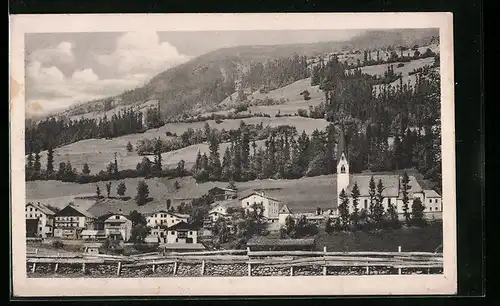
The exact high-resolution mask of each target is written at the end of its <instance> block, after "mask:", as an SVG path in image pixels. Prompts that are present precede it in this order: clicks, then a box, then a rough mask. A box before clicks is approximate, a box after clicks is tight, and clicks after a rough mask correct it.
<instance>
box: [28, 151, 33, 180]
mask: <svg viewBox="0 0 500 306" xmlns="http://www.w3.org/2000/svg"><path fill="white" fill-rule="evenodd" d="M32 176H33V153H31V152H30V154H28V162H27V164H26V179H27V180H31V179H32Z"/></svg>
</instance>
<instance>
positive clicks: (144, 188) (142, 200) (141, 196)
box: [135, 181, 149, 206]
mask: <svg viewBox="0 0 500 306" xmlns="http://www.w3.org/2000/svg"><path fill="white" fill-rule="evenodd" d="M148 198H149V186H148V184H146V182H145V181H139V183H137V195H136V196H135V202H136V203H137V205H139V206H142V205H144V204H146V203H147V200H148Z"/></svg>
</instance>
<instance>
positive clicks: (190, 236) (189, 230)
mask: <svg viewBox="0 0 500 306" xmlns="http://www.w3.org/2000/svg"><path fill="white" fill-rule="evenodd" d="M167 243H178V244H187V243H188V244H189V243H194V244H196V243H198V228H196V227H194V226H193V225H191V224H188V223H186V222H180V223H177V224H175V225H173V226H171V227H169V228H168V229H167Z"/></svg>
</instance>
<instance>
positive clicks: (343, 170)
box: [340, 165, 345, 173]
mask: <svg viewBox="0 0 500 306" xmlns="http://www.w3.org/2000/svg"><path fill="white" fill-rule="evenodd" d="M340 173H345V167H344V166H343V165H342V167H340Z"/></svg>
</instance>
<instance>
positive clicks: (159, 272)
mask: <svg viewBox="0 0 500 306" xmlns="http://www.w3.org/2000/svg"><path fill="white" fill-rule="evenodd" d="M32 268H33V264H27V265H26V272H27V276H28V277H39V278H43V277H94V278H109V277H199V276H205V277H224V276H248V265H247V264H242V263H238V264H214V263H206V264H205V267H204V270H203V275H202V264H201V263H178V264H177V270H176V271H175V274H174V269H175V265H174V264H173V263H170V264H161V265H155V266H154V270H153V266H152V265H144V266H136V267H128V266H127V265H124V266H123V267H122V268H121V271H120V275H119V276H118V275H117V272H118V264H117V263H113V264H86V265H85V270H84V269H83V266H82V264H58V266H57V271H56V265H55V264H53V263H50V264H47V263H37V264H36V267H35V272H34V273H33V271H32ZM398 273H399V272H398V269H394V268H390V267H370V268H369V270H368V274H369V275H388V274H398ZM428 273H431V274H442V273H443V269H436V268H432V269H427V268H423V269H401V274H428ZM326 274H327V275H367V270H366V267H327V269H326ZM291 275H293V276H312V275H316V276H322V275H323V266H321V265H311V266H295V267H293V269H291V268H290V267H280V266H272V265H257V264H254V265H252V266H251V276H291Z"/></svg>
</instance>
